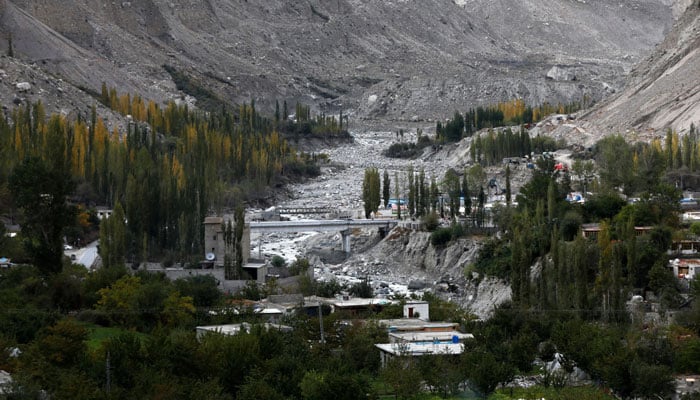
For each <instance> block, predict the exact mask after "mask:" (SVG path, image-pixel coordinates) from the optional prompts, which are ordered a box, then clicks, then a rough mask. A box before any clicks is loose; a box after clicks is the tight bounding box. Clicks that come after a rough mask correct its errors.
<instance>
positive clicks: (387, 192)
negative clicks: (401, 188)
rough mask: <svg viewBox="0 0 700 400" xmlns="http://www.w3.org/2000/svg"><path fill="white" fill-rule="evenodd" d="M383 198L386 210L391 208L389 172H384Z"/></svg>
mask: <svg viewBox="0 0 700 400" xmlns="http://www.w3.org/2000/svg"><path fill="white" fill-rule="evenodd" d="M382 197H383V198H384V208H386V207H388V206H389V198H390V197H391V180H390V179H389V172H388V171H387V170H384V179H383V180H382Z"/></svg>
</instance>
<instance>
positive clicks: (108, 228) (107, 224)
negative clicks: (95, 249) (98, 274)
mask: <svg viewBox="0 0 700 400" xmlns="http://www.w3.org/2000/svg"><path fill="white" fill-rule="evenodd" d="M125 218H126V217H125V216H124V209H123V208H122V205H121V203H119V202H117V204H116V205H115V206H114V212H113V213H112V215H111V216H110V217H109V218H107V219H104V220H102V222H101V223H100V247H99V253H100V257H101V258H102V265H103V267H105V268H111V267H113V266H118V265H124V260H125V257H126V243H127V239H126V220H125Z"/></svg>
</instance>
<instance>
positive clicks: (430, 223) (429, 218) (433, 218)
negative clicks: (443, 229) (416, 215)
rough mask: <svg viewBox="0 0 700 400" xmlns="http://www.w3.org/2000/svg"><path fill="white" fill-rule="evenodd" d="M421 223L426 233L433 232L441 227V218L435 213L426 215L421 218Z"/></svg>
mask: <svg viewBox="0 0 700 400" xmlns="http://www.w3.org/2000/svg"><path fill="white" fill-rule="evenodd" d="M421 223H422V224H423V228H424V229H425V230H426V231H428V232H433V231H434V230H435V229H437V228H438V227H439V226H440V216H439V215H437V213H435V212H432V213H430V214H426V215H424V216H423V217H422V218H421Z"/></svg>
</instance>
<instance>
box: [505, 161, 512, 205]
mask: <svg viewBox="0 0 700 400" xmlns="http://www.w3.org/2000/svg"><path fill="white" fill-rule="evenodd" d="M510 190H511V189H510V165H506V205H508V206H509V207H510V200H511V193H510Z"/></svg>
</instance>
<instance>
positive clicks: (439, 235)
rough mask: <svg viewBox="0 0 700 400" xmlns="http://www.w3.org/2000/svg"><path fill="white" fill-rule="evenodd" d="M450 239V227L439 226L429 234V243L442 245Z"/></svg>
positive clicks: (436, 245)
mask: <svg viewBox="0 0 700 400" xmlns="http://www.w3.org/2000/svg"><path fill="white" fill-rule="evenodd" d="M450 240H452V228H439V229H437V230H435V232H433V233H431V234H430V244H432V245H433V246H435V247H439V246H444V245H446V244H447V243H449V242H450Z"/></svg>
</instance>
